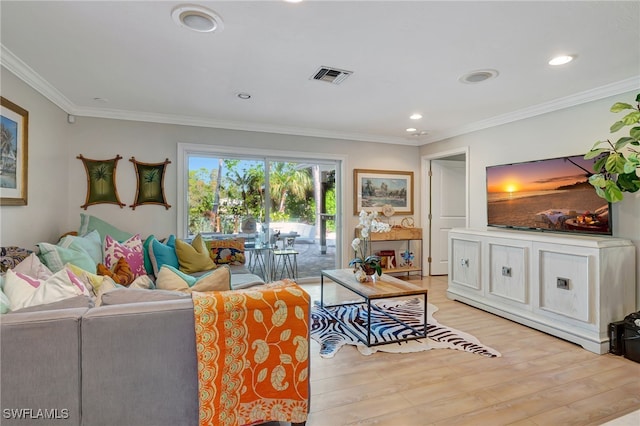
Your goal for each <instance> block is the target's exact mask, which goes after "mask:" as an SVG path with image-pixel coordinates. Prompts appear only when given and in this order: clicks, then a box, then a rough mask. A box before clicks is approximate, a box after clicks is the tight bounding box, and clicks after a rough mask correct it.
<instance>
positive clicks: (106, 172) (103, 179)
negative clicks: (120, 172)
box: [76, 154, 126, 210]
mask: <svg viewBox="0 0 640 426" xmlns="http://www.w3.org/2000/svg"><path fill="white" fill-rule="evenodd" d="M76 158H78V159H80V160H82V164H84V169H85V171H86V172H87V196H86V199H85V202H84V204H83V205H81V206H80V207H82V208H83V209H85V210H86V209H87V207H89V206H91V205H94V204H103V203H106V204H117V205H118V206H119V207H120V208H122V207H124V206H125V205H126V204H124V203H122V202H120V197H119V196H118V190H117V188H116V167H117V166H118V160H121V159H122V157H121V156H119V155H116V156H115V157H114V158H111V159H108V160H92V159H90V158H85V157H83V156H82V154H80V155H78V156H77V157H76Z"/></svg>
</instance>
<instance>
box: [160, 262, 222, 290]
mask: <svg viewBox="0 0 640 426" xmlns="http://www.w3.org/2000/svg"><path fill="white" fill-rule="evenodd" d="M156 288H158V289H162V290H176V291H184V292H192V291H223V290H231V272H230V271H229V268H228V267H227V266H225V265H223V266H220V267H218V268H216V269H214V270H213V271H211V272H209V273H208V274H205V275H202V276H200V277H197V278H196V277H193V276H191V275H187V274H185V273H183V272H181V271H179V270H178V269H176V268H173V267H171V266H168V265H164V266H163V267H162V268H160V272H159V273H158V277H157V279H156Z"/></svg>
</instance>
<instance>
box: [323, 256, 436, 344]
mask: <svg viewBox="0 0 640 426" xmlns="http://www.w3.org/2000/svg"><path fill="white" fill-rule="evenodd" d="M325 278H328V279H330V280H331V281H333V282H334V283H336V284H337V285H339V286H341V287H343V288H345V289H347V290H349V291H351V292H353V293H355V294H357V295H358V296H360V297H362V298H364V301H359V302H348V303H338V304H335V305H325V304H324V279H325ZM427 292H428V290H427V289H426V288H422V287H420V286H418V285H415V284H413V283H410V282H407V281H403V280H400V279H398V278H396V277H392V276H391V275H386V274H382V275H381V276H379V277H378V276H376V279H375V281H368V282H364V283H360V282H358V281H357V280H356V278H355V276H354V274H353V269H330V270H323V271H321V272H320V303H319V307H320V309H323V310H324V311H325V312H327V313H328V314H329V315H331V316H332V317H333V318H334V319H335V320H336V321H338V322H340V323H341V324H342V325H343V326H344V327H346V328H347V329H348V330H349V331H351V332H353V334H354V335H355V336H356V337H357V338H358V340H360V341H361V342H362V343H364V344H365V345H367V346H368V347H371V346H377V345H384V344H387V343H393V342H402V341H406V340H417V339H425V338H426V337H427ZM406 296H422V297H423V303H424V313H423V314H424V328H423V329H422V330H419V329H416V328H415V327H414V326H412V325H410V324H407V323H406V322H405V321H402V319H400V318H398V317H397V316H396V315H394V314H393V313H392V312H388V311H385V310H384V309H382V308H380V307H379V306H376V305H375V304H372V303H371V301H372V300H377V299H392V298H397V297H406ZM347 305H364V306H363V310H365V309H366V329H367V332H366V333H362V332H361V331H359V330H357V329H355V328H354V327H353V326H351V324H348V323H346V322H344V321H343V320H342V319H341V318H339V317H338V316H336V315H335V314H334V312H333V310H332V308H336V307H339V306H347ZM372 309H373V310H376V311H378V312H380V313H381V314H383V315H384V316H386V317H388V318H390V319H391V320H393V321H395V322H397V323H398V324H400V325H402V326H404V327H406V328H407V329H408V330H410V333H408V336H407V337H404V338H399V339H393V340H386V339H384V340H380V341H375V342H372V337H375V336H372V335H371V310H372ZM376 340H377V339H376Z"/></svg>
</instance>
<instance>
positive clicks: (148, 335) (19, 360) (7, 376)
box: [0, 289, 199, 426]
mask: <svg viewBox="0 0 640 426" xmlns="http://www.w3.org/2000/svg"><path fill="white" fill-rule="evenodd" d="M144 292H147V293H146V294H148V295H150V294H153V295H154V297H155V298H156V300H154V301H136V299H137V298H138V296H136V295H135V294H134V293H139V294H144ZM162 299H166V300H162ZM102 302H103V303H102V305H100V306H97V307H84V308H68V309H53V310H42V311H35V312H16V313H11V314H5V315H2V318H1V320H0V327H1V331H0V356H1V358H0V361H1V370H0V373H1V375H0V376H1V381H0V390H1V393H0V406H1V408H2V413H1V415H2V419H1V420H0V423H1V424H2V425H3V426H4V425H23V426H24V425H50V424H55V425H74V426H80V425H84V426H101V425H104V426H145V425H148V426H165V425H166V426H180V425H184V426H190V425H197V424H198V404H199V401H198V366H197V356H196V347H195V331H194V311H193V302H192V299H191V297H190V296H189V295H185V294H174V292H165V291H160V290H132V289H123V290H117V291H114V292H111V293H106V294H105V295H104V297H103V301H102ZM127 302H133V303H127ZM111 303H115V304H111Z"/></svg>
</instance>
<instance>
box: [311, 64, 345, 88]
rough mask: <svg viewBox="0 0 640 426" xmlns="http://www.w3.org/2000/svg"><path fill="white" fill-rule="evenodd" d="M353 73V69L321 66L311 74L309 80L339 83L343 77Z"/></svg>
mask: <svg viewBox="0 0 640 426" xmlns="http://www.w3.org/2000/svg"><path fill="white" fill-rule="evenodd" d="M351 74H353V71H346V70H340V69H338V68H329V67H325V66H322V67H320V68H318V70H317V71H316V72H315V73H314V74H313V75H312V76H311V78H310V79H311V80H319V81H326V82H327V83H332V84H340V83H342V82H343V81H344V79H345V78H347V77H349V76H350V75H351Z"/></svg>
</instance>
